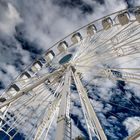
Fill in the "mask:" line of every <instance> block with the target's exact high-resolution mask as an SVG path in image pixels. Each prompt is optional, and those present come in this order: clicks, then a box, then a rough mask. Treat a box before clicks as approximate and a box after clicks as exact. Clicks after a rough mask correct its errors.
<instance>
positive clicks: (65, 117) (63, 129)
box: [55, 67, 71, 140]
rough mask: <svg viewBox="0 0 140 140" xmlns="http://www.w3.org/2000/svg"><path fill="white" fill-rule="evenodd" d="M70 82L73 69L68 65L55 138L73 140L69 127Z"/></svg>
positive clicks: (56, 139)
mask: <svg viewBox="0 0 140 140" xmlns="http://www.w3.org/2000/svg"><path fill="white" fill-rule="evenodd" d="M70 82H71V70H70V68H69V67H68V68H67V71H66V75H65V80H64V86H63V90H62V92H61V95H62V97H61V102H60V106H59V114H58V120H57V127H56V135H55V140H71V135H70V133H71V132H70V131H68V130H67V129H68V127H69V124H70V122H69V120H70V117H69V108H68V106H69V100H70V99H69V96H70Z"/></svg>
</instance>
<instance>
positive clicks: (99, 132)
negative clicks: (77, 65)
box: [73, 72, 107, 140]
mask: <svg viewBox="0 0 140 140" xmlns="http://www.w3.org/2000/svg"><path fill="white" fill-rule="evenodd" d="M73 78H74V82H75V85H76V87H77V91H78V93H79V96H80V97H81V98H82V100H83V103H84V105H85V109H86V114H87V116H88V122H90V123H89V125H90V126H91V129H93V132H94V133H95V135H96V137H97V138H98V140H107V138H106V135H105V133H104V131H103V128H102V126H101V124H100V122H99V120H98V118H97V116H96V113H95V111H94V109H93V107H92V105H91V103H90V101H89V98H88V96H87V92H86V90H85V88H84V86H83V84H82V82H81V80H80V77H79V75H78V74H77V73H76V72H73Z"/></svg>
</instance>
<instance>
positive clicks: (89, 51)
mask: <svg viewBox="0 0 140 140" xmlns="http://www.w3.org/2000/svg"><path fill="white" fill-rule="evenodd" d="M122 31H123V30H122ZM129 32H130V31H129ZM119 33H121V32H119ZM137 34H139V32H138V33H136V34H134V35H133V36H135V35H137ZM117 35H118V34H116V35H114V36H113V37H111V38H109V39H108V40H107V41H105V42H103V43H102V44H100V45H97V44H95V47H93V48H92V49H87V48H88V47H89V46H93V44H92V45H89V46H88V47H86V50H88V52H87V53H88V55H89V54H92V53H93V52H95V50H96V49H99V48H101V49H103V47H104V46H105V47H104V48H105V49H107V50H108V47H107V46H108V43H109V42H110V41H111V40H112V39H113V38H115V37H116V36H117ZM133 36H131V37H129V38H126V39H125V42H126V40H128V39H131V38H132V37H133ZM136 40H138V39H135V40H134V41H136ZM132 41H133V40H131V42H132ZM122 42H123V40H122V41H121V42H117V44H115V45H118V44H121V43H122ZM105 44H106V45H105ZM112 45H113V44H112ZM112 47H113V48H114V45H113V46H112ZM109 49H110V48H109ZM83 51H84V52H85V50H83ZM87 53H86V54H87ZM103 53H104V52H103ZM86 54H84V53H83V55H81V57H84V56H86ZM81 57H80V56H79V58H78V59H80V58H81ZM78 59H77V60H78Z"/></svg>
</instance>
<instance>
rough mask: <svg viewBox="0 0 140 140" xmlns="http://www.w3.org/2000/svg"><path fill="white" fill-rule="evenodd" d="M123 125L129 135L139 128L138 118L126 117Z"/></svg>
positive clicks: (139, 120)
mask: <svg viewBox="0 0 140 140" xmlns="http://www.w3.org/2000/svg"><path fill="white" fill-rule="evenodd" d="M123 124H124V125H125V127H126V129H127V130H128V133H129V135H131V134H132V133H133V132H134V131H136V130H137V129H138V128H139V127H140V117H128V118H127V119H126V120H125V121H124V122H123Z"/></svg>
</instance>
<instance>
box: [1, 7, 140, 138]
mask: <svg viewBox="0 0 140 140" xmlns="http://www.w3.org/2000/svg"><path fill="white" fill-rule="evenodd" d="M139 44H140V8H139V7H135V8H131V9H125V10H122V11H118V12H116V13H113V14H110V15H108V16H106V17H103V18H101V19H98V20H96V21H93V22H91V23H89V24H88V25H86V26H84V27H82V28H80V29H78V30H76V31H75V32H73V33H71V34H70V35H68V36H67V37H65V38H64V39H62V40H60V41H59V42H57V43H56V44H55V45H54V46H52V47H51V48H49V49H48V50H47V51H46V52H45V53H44V54H43V55H42V56H41V57H40V58H38V59H36V60H35V61H34V62H33V63H32V64H31V65H30V66H28V67H27V68H26V69H25V70H24V71H23V72H22V73H21V74H20V75H19V76H18V77H17V78H16V79H15V80H14V81H13V82H12V83H11V84H10V85H9V87H8V88H7V89H6V90H5V91H4V93H3V94H2V95H1V97H0V117H1V124H0V125H1V130H0V137H1V139H4V138H9V139H14V138H15V137H16V136H17V135H19V134H20V133H23V134H24V137H25V139H29V140H32V139H34V140H45V139H48V137H49V136H50V134H49V133H50V132H49V131H50V129H51V126H52V125H54V128H55V133H54V134H55V135H51V137H52V139H53V138H54V139H55V140H70V139H72V138H73V136H72V135H73V134H72V125H71V115H70V111H71V107H72V106H71V94H72V92H73V88H72V85H74V86H75V88H76V92H77V93H78V96H79V101H80V103H81V108H82V111H83V116H84V119H85V124H86V128H87V131H88V135H89V139H90V140H92V139H93V138H95V137H96V139H98V140H107V137H106V135H105V132H104V130H103V127H102V126H101V124H100V121H99V119H98V117H97V115H96V112H95V110H94V107H93V104H92V103H91V101H90V99H89V97H88V94H89V91H88V90H87V86H89V85H90V84H94V82H95V81H97V80H99V82H96V84H98V83H99V84H100V81H101V80H102V81H104V82H106V79H110V80H112V81H114V82H115V81H123V82H125V83H126V84H128V85H130V86H133V87H137V88H138V87H139V85H140V67H139V66H140V61H139V59H140V45H139ZM100 100H103V101H105V102H108V103H110V104H113V103H111V102H109V101H108V100H105V99H103V98H100ZM128 101H129V102H130V103H131V104H132V105H133V106H134V110H132V109H129V108H128V107H125V106H121V105H119V104H116V105H117V106H118V107H122V108H125V109H128V110H130V111H137V109H138V107H136V106H135V105H134V104H133V103H132V102H131V101H130V100H129V99H128ZM54 122H55V123H54ZM139 134H140V133H139V131H138V130H137V132H136V134H133V135H134V136H132V138H131V136H130V137H129V138H128V139H133V137H135V138H138V137H139V136H140V135H139Z"/></svg>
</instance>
